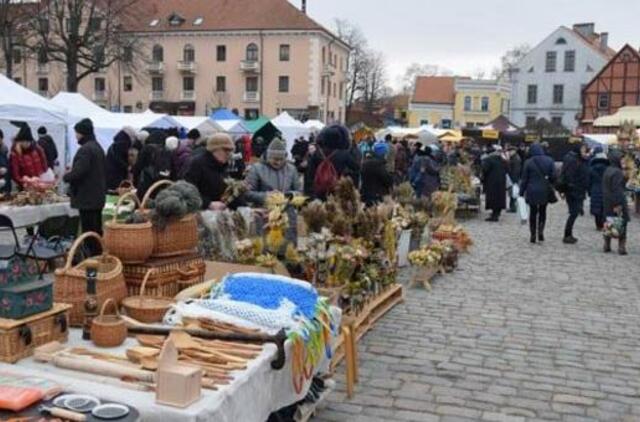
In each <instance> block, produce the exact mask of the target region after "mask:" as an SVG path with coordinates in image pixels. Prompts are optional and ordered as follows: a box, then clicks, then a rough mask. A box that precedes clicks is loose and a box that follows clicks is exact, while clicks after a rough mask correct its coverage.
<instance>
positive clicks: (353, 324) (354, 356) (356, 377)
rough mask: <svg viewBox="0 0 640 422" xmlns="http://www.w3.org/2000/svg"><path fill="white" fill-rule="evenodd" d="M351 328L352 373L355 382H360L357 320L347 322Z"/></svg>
mask: <svg viewBox="0 0 640 422" xmlns="http://www.w3.org/2000/svg"><path fill="white" fill-rule="evenodd" d="M347 324H348V326H349V331H350V332H351V336H350V339H349V340H350V343H351V364H352V366H353V367H352V370H351V371H352V373H353V382H354V383H356V384H357V383H358V382H359V374H358V373H359V370H358V332H357V331H356V321H355V319H353V318H352V319H350V320H349V321H348V322H347Z"/></svg>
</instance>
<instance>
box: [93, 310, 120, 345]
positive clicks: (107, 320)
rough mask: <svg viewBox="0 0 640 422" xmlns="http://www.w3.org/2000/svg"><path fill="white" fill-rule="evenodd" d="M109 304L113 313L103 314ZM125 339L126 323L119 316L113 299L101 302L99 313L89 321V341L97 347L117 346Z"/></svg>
mask: <svg viewBox="0 0 640 422" xmlns="http://www.w3.org/2000/svg"><path fill="white" fill-rule="evenodd" d="M109 304H111V305H112V306H113V309H114V314H112V315H105V313H104V311H105V310H106V309H107V305H109ZM126 339H127V325H126V324H125V322H124V320H123V319H122V318H121V317H120V312H119V311H118V305H117V304H116V302H114V300H113V299H107V300H105V301H104V303H103V304H102V309H100V315H98V316H97V317H95V318H94V319H93V321H92V322H91V341H93V343H94V344H95V345H96V346H98V347H118V346H120V345H121V344H122V343H124V341H125V340H126Z"/></svg>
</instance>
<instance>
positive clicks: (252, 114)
mask: <svg viewBox="0 0 640 422" xmlns="http://www.w3.org/2000/svg"><path fill="white" fill-rule="evenodd" d="M258 117H260V110H258V109H257V108H245V109H244V119H245V120H255V119H257V118H258Z"/></svg>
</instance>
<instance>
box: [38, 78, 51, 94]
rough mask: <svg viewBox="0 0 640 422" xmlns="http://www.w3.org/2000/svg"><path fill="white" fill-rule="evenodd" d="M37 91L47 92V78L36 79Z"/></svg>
mask: <svg viewBox="0 0 640 422" xmlns="http://www.w3.org/2000/svg"><path fill="white" fill-rule="evenodd" d="M38 91H40V92H43V93H46V92H49V79H48V78H39V79H38Z"/></svg>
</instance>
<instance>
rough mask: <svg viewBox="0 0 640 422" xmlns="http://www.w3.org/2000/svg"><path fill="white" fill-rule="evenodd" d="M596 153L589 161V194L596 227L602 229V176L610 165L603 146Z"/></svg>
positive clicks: (603, 217) (603, 218)
mask: <svg viewBox="0 0 640 422" xmlns="http://www.w3.org/2000/svg"><path fill="white" fill-rule="evenodd" d="M594 152H595V153H596V154H595V156H594V157H593V159H592V160H591V161H590V162H589V182H590V183H589V184H590V187H589V196H590V197H591V201H590V207H589V208H590V211H591V215H593V217H594V218H595V222H596V228H597V229H598V230H602V228H603V227H604V221H605V216H604V203H603V198H602V178H603V177H604V172H605V171H606V170H607V167H609V159H608V158H607V155H606V154H605V153H604V152H603V151H602V147H597V148H596V150H595V151H594Z"/></svg>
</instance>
